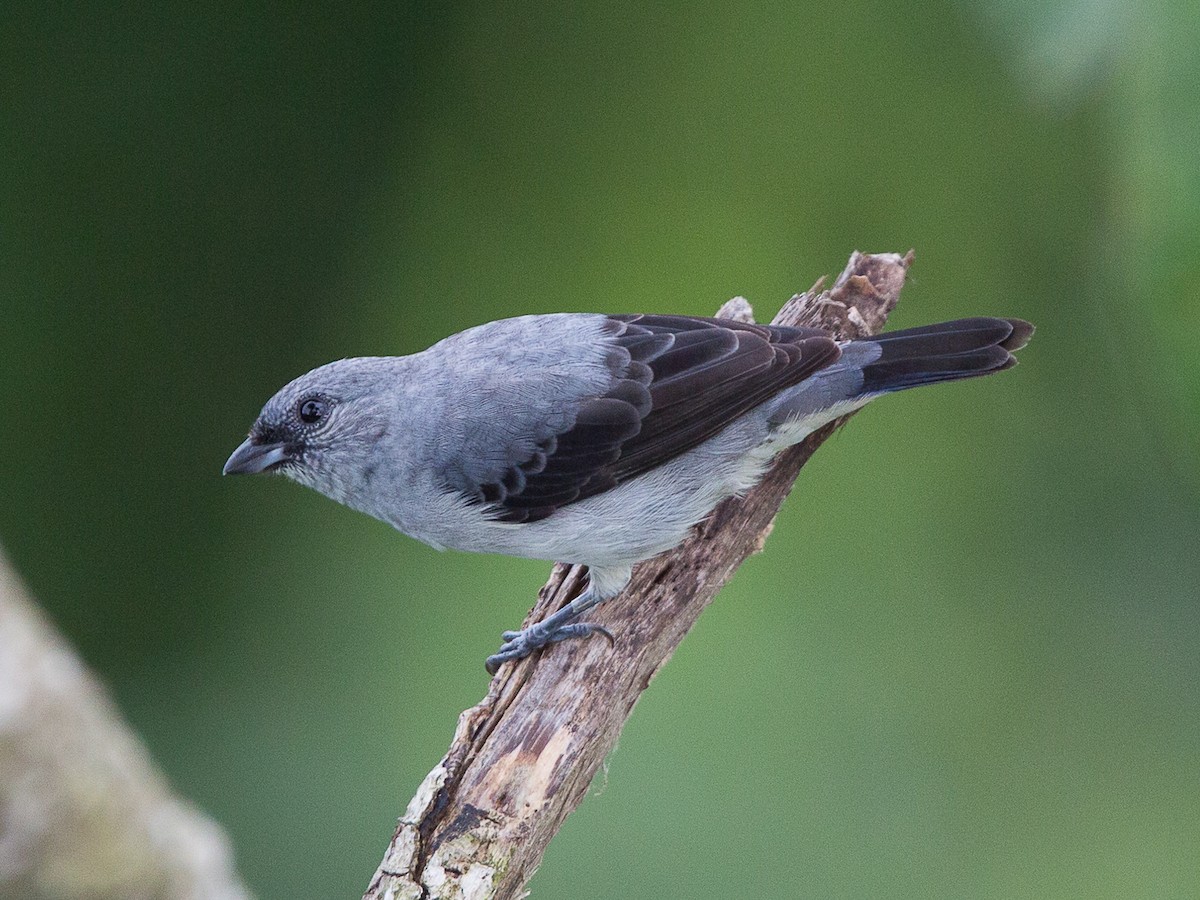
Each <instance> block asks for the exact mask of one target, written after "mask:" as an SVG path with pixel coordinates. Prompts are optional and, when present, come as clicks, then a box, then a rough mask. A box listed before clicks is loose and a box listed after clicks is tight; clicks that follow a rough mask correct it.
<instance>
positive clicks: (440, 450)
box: [225, 313, 1033, 673]
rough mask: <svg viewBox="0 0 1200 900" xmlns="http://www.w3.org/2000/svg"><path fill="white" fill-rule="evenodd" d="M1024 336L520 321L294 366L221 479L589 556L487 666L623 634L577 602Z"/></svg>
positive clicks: (995, 367) (485, 546) (434, 528)
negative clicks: (876, 404)
mask: <svg viewBox="0 0 1200 900" xmlns="http://www.w3.org/2000/svg"><path fill="white" fill-rule="evenodd" d="M1032 334H1033V326H1032V325H1030V324H1029V323H1028V322H1023V321H1021V320H1019V319H992V318H975V319H962V320H959V321H955V322H945V323H942V324H940V325H929V326H925V327H923V328H912V329H908V330H905V331H895V332H891V333H888V334H882V335H879V336H877V337H872V338H867V339H864V340H856V341H844V342H839V341H837V340H835V339H834V338H833V337H831V336H830V335H829V334H828V333H827V332H825V331H822V330H820V329H817V328H791V327H783V326H776V325H749V324H743V323H741V322H735V321H730V320H724V319H704V318H693V317H690V316H658V315H619V316H609V315H591V314H575V313H564V314H555V315H538V316H521V317H519V318H514V319H504V320H501V321H498V322H491V323H489V324H486V325H480V326H478V327H476V328H469V329H467V330H466V331H463V332H461V333H459V334H456V335H453V336H451V337H448V338H446V339H445V340H443V341H440V342H438V343H437V344H434V345H433V346H432V347H430V348H429V349H428V350H425V351H423V352H421V353H416V354H413V355H411V356H384V357H364V358H358V359H343V360H340V361H338V362H332V363H329V364H328V365H324V366H321V367H320V368H317V369H313V370H312V371H311V372H309V373H307V374H306V375H301V376H300V377H299V378H297V379H296V380H295V381H293V382H291V384H289V385H287V386H286V387H284V388H283V389H282V390H281V391H279V393H277V394H276V395H275V396H274V397H272V398H271V399H270V400H269V401H268V402H267V405H266V406H265V407H263V410H262V413H261V414H260V415H259V417H258V420H257V421H256V422H255V423H254V426H253V427H252V428H251V429H250V436H249V437H248V438H247V439H246V440H245V441H244V442H243V443H242V444H241V446H239V447H238V448H237V449H236V450H235V451H234V452H233V455H232V456H230V457H229V461H228V462H227V463H225V474H234V473H254V472H280V473H282V474H283V475H286V476H287V477H288V478H291V479H292V480H293V481H298V482H300V483H301V484H305V485H308V486H309V487H311V488H314V489H315V490H317V491H319V492H321V493H322V494H324V495H326V496H327V497H331V498H332V499H334V500H337V501H338V502H339V503H344V504H346V505H347V506H350V507H352V508H354V509H357V510H360V511H362V512H365V513H367V514H368V515H371V516H374V517H375V518H377V519H381V520H382V521H384V522H387V523H389V524H390V525H393V526H394V527H396V528H397V529H399V530H400V531H402V532H404V533H405V534H407V535H410V536H412V537H414V538H416V539H418V540H421V541H424V542H425V543H427V544H430V545H432V546H434V547H437V548H444V547H453V548H456V549H459V550H474V551H479V552H483V553H504V554H508V555H510V556H521V557H527V558H531V559H544V560H557V561H561V562H570V563H583V564H585V565H587V567H588V573H589V578H588V584H587V587H586V588H585V589H584V590H583V592H582V593H581V594H580V595H579V596H578V597H576V598H575V599H574V600H573V601H572V602H571V603H569V604H568V605H567V606H565V607H563V608H562V609H561V610H559V611H558V612H556V613H554V614H553V615H551V616H549V617H547V618H546V619H545V620H544V621H542V622H539V623H537V624H535V625H532V626H530V627H529V628H526V629H525V630H523V631H506V632H504V634H503V635H502V638H503V643H502V646H501V647H500V650H499V652H498V653H496V654H495V655H494V656H490V657H488V660H487V668H488V671H489V672H493V673H494V672H495V671H496V669H497V668H498V667H499V666H500V665H501V664H502V663H504V662H507V661H508V660H514V659H520V658H522V657H524V656H527V655H528V654H529V653H531V652H533V651H534V650H536V649H537V648H539V647H542V646H545V645H546V644H550V643H554V642H556V641H561V640H564V639H566V638H574V637H584V636H586V635H590V634H595V633H603V634H605V635H606V636H609V637H611V635H608V633H607V632H606V631H605V630H604V629H603V628H601V627H600V626H598V625H594V624H591V623H588V622H583V621H580V616H581V614H582V613H584V612H585V611H587V610H588V609H591V608H592V607H593V606H595V605H596V604H597V603H600V602H601V601H602V600H605V599H607V598H609V597H613V596H615V595H616V594H618V593H619V592H620V591H621V589H622V588H624V587H625V585H626V584H627V583H628V582H629V577H630V571H631V569H632V567H633V565H634V564H635V563H637V562H640V561H641V560H644V559H648V558H650V557H652V556H655V555H656V554H659V553H662V552H663V551H665V550H669V549H670V548H672V547H674V546H676V545H677V544H679V543H681V542H682V541H683V540H684V538H685V537H686V536H687V534H688V530H689V529H690V528H691V527H692V526H693V525H694V524H696V523H697V522H699V521H700V520H701V519H703V518H704V517H705V516H706V515H707V514H708V513H709V511H710V510H712V508H713V507H714V506H716V505H717V504H718V503H720V502H721V501H722V500H724V499H725V498H726V497H729V496H731V495H733V494H737V493H740V492H743V491H745V490H747V489H748V488H750V487H752V486H753V485H754V484H755V483H756V482H757V481H758V479H759V478H760V476H761V475H762V473H763V471H764V469H765V468H766V467H767V465H768V463H769V462H770V461H771V459H772V457H774V456H775V454H777V453H779V451H781V450H783V449H784V448H786V447H789V446H791V445H792V444H795V443H797V442H799V441H800V440H802V439H803V438H804V437H805V436H807V435H808V434H810V433H811V432H813V431H814V430H816V429H817V428H819V427H820V426H822V425H824V424H825V423H827V422H830V421H832V420H833V419H835V418H837V417H838V416H842V415H845V414H846V413H848V412H851V411H852V410H855V409H858V408H859V407H861V406H863V405H864V404H866V403H868V402H869V401H871V400H873V399H875V398H876V397H879V396H881V395H883V394H889V393H892V392H894V391H900V390H904V389H906V388H911V387H918V386H920V385H923V384H934V383H936V382H939V381H953V380H956V379H959V378H971V377H974V376H976V375H985V374H988V373H990V372H999V371H1001V370H1003V369H1008V368H1010V367H1012V366H1014V365H1016V362H1017V361H1016V358H1015V357H1014V356H1013V355H1012V352H1013V351H1015V350H1019V349H1020V348H1021V347H1023V346H1025V344H1026V343H1027V342H1028V340H1029V338H1030V336H1031V335H1032Z"/></svg>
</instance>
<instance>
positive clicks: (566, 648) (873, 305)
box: [363, 252, 912, 900]
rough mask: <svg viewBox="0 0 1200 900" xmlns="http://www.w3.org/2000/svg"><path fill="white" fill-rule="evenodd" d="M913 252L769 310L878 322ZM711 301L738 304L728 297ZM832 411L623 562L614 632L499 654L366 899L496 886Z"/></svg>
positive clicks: (737, 553)
mask: <svg viewBox="0 0 1200 900" xmlns="http://www.w3.org/2000/svg"><path fill="white" fill-rule="evenodd" d="M911 261H912V253H911V252H910V253H909V254H908V255H906V256H899V255H897V254H878V255H864V254H860V253H857V252H856V253H854V254H853V255H852V256H851V257H850V262H849V264H848V265H847V266H846V269H845V271H844V272H842V274H841V275H840V276H839V277H838V279H837V282H836V283H835V284H834V286H833V288H832V289H831V290H829V291H825V292H821V291H820V286H821V285H820V282H818V284H817V285H815V286H814V287H813V289H812V290H810V291H808V292H806V293H803V294H798V295H796V296H795V297H793V298H792V299H791V300H789V301H788V302H787V304H785V305H784V307H783V309H782V310H780V312H779V315H778V316H776V317H775V320H774V321H775V323H776V324H782V325H819V326H821V327H822V328H826V329H828V330H829V331H831V332H833V333H834V334H835V335H836V336H837V337H839V338H842V339H847V338H854V337H860V336H863V335H867V334H874V333H876V332H878V331H879V330H881V329H882V327H883V325H884V323H885V322H886V320H887V316H888V314H889V313H890V312H891V311H892V309H893V307H895V305H896V302H897V300H898V299H899V295H900V289H901V287H902V286H903V285H904V278H905V273H906V272H907V269H908V266H909V264H910V263H911ZM719 314H720V315H724V316H727V317H736V318H745V319H749V317H750V307H749V304H747V303H746V301H745V300H742V299H741V298H736V299H735V300H731V301H730V302H729V303H727V304H725V306H724V307H722V309H721V312H720V313H719ZM842 422H844V420H839V421H838V422H834V423H831V424H830V425H828V426H826V427H825V428H822V429H821V430H820V431H818V432H816V433H814V434H812V435H811V436H809V438H808V439H807V440H805V441H804V442H803V443H801V444H800V445H798V446H796V447H793V448H791V449H790V450H788V451H786V452H784V453H782V454H780V456H779V458H778V459H776V461H775V463H774V464H773V465H772V467H771V469H770V470H769V471H768V473H767V475H766V477H765V478H764V479H763V481H762V483H761V484H759V485H758V486H757V487H756V488H755V489H754V490H752V491H750V492H749V493H747V494H746V495H745V496H744V497H740V498H734V499H731V500H727V501H726V502H724V503H722V504H721V505H720V506H718V507H717V509H716V510H714V512H713V514H712V515H711V516H710V517H709V518H708V519H707V520H706V521H705V522H703V523H701V524H700V525H698V526H697V527H696V528H695V529H694V531H693V534H692V536H691V537H690V538H689V539H688V540H687V541H686V542H685V543H684V544H682V545H681V546H679V547H677V548H676V549H674V550H672V551H670V552H668V553H665V554H663V555H661V556H659V557H657V558H655V559H652V560H648V561H647V562H644V563H642V564H641V565H640V566H638V567H637V568H636V569H635V570H634V576H633V581H632V582H631V583H630V585H629V587H628V588H627V589H626V590H625V592H624V593H623V594H622V595H621V596H620V597H619V598H615V599H613V600H610V601H608V602H607V603H605V604H603V605H602V606H601V607H599V608H598V610H597V614H596V615H595V616H590V617H589V618H590V619H591V620H592V621H597V622H600V623H601V624H604V625H606V626H608V628H610V629H611V630H612V632H613V634H615V635H617V638H618V639H617V644H616V646H615V647H610V646H609V645H608V643H607V642H605V641H602V640H591V641H570V642H567V643H565V644H557V645H554V646H553V647H550V648H547V649H546V650H544V651H542V652H540V653H535V654H534V655H533V656H531V657H529V658H527V659H525V660H522V661H521V662H519V663H517V664H516V665H513V664H508V665H505V666H503V667H502V668H501V670H500V672H499V673H498V674H497V675H496V677H495V678H494V679H492V682H491V685H490V687H489V689H488V693H487V696H486V697H484V699H483V700H482V701H481V702H480V703H479V704H478V705H477V706H474V707H472V708H471V709H468V710H466V711H465V712H463V713H462V714H461V715H460V716H459V719H458V727H457V728H456V729H455V732H454V739H453V741H452V742H451V744H450V749H449V750H448V751H447V753H446V756H445V757H444V758H443V760H442V761H441V763H439V764H438V766H437V767H436V768H435V769H434V770H433V771H432V772H430V773H429V775H428V776H426V778H425V780H424V781H423V782H422V784H421V786H420V788H419V789H418V791H417V793H416V796H414V797H413V799H412V800H411V801H410V802H409V804H408V809H407V811H406V812H405V814H404V816H403V817H402V818H401V819H400V823H399V827H398V828H397V829H396V833H395V835H394V836H393V838H392V841H391V843H390V844H389V846H388V849H387V853H386V854H385V856H384V858H383V862H382V863H381V864H380V866H379V868H378V870H377V871H376V872H375V876H374V878H372V880H371V886H370V887H369V888H368V890H367V892H366V893H365V894H364V895H363V896H364V900H418V898H420V900H434V898H445V900H450V898H461V900H510V898H514V897H518V896H522V892H523V889H524V886H525V884H526V883H527V882H528V880H529V879H530V877H532V875H533V873H534V872H535V871H536V869H537V867H538V864H539V863H540V862H541V859H542V855H543V853H544V852H545V850H546V846H547V845H548V844H549V843H550V840H551V838H553V837H554V835H555V833H556V832H557V831H558V829H559V827H560V826H561V825H562V823H563V820H564V819H566V817H567V816H568V815H569V814H570V813H571V812H572V811H573V810H574V809H575V808H576V807H577V806H578V805H579V804H580V802H582V800H583V797H584V795H585V794H586V793H587V789H588V785H589V784H591V782H592V778H593V777H594V776H595V774H596V772H597V770H598V769H599V768H600V765H601V764H602V762H603V760H604V758H605V756H606V755H607V754H608V753H609V751H611V750H612V748H613V747H614V746H615V744H616V741H617V737H618V735H619V734H620V732H621V728H622V727H623V726H624V724H625V720H626V719H627V718H628V717H629V714H630V713H631V712H632V711H633V707H634V705H635V704H636V703H637V701H638V698H639V697H640V696H641V693H642V691H644V690H645V689H646V688H647V687H648V686H649V684H650V682H651V681H652V680H653V678H654V676H655V674H656V673H657V672H658V670H659V669H660V668H662V666H663V664H664V663H666V661H667V660H668V659H670V658H671V654H672V653H674V651H675V648H676V647H677V646H678V645H679V642H680V641H682V640H683V638H684V636H685V635H686V634H687V633H688V631H689V630H691V627H692V625H693V624H694V623H695V621H696V619H697V618H698V617H699V615H700V613H701V612H703V611H704V608H705V607H706V606H708V604H709V603H710V602H711V601H712V599H713V596H714V595H715V594H716V593H717V591H718V590H720V588H721V586H722V585H724V584H725V582H726V581H728V580H729V578H730V577H731V576H732V575H733V573H734V571H736V569H737V568H738V566H740V565H741V564H742V562H743V561H744V560H745V559H746V558H747V557H748V556H750V554H752V553H755V552H757V551H759V550H761V549H762V546H763V543H764V542H765V541H766V539H767V535H768V534H769V533H770V531H771V524H772V522H773V520H774V518H775V514H776V512H778V510H779V507H780V505H781V504H782V503H783V500H784V498H786V497H787V495H788V492H789V491H790V490H791V487H792V483H793V481H794V480H795V478H796V475H797V474H798V473H799V471H800V468H801V466H803V465H804V463H805V462H806V461H807V460H808V458H809V457H810V456H812V454H813V452H814V451H815V450H816V449H817V447H819V446H820V445H821V443H822V442H823V441H824V440H825V439H826V438H827V437H829V435H830V434H831V433H832V432H833V431H834V429H836V428H837V427H839V426H840V425H841V424H842ZM583 574H584V569H583V568H582V567H579V566H574V567H569V566H564V565H558V566H555V568H554V571H553V573H552V574H551V576H550V580H549V581H548V582H547V583H546V585H545V587H543V588H542V590H541V592H540V594H539V597H538V602H537V604H536V605H535V606H534V607H533V609H532V610H531V611H530V613H529V616H528V617H527V618H526V620H525V623H524V625H523V626H522V627H524V626H526V625H529V624H531V623H533V622H536V621H539V620H541V619H543V618H544V617H546V616H547V615H549V614H550V613H552V612H554V611H555V610H557V609H559V608H560V607H561V606H563V605H564V604H565V603H567V602H568V601H569V600H570V598H571V597H572V596H574V594H575V593H576V592H577V591H578V590H579V588H580V583H581V580H582V578H583Z"/></svg>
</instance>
